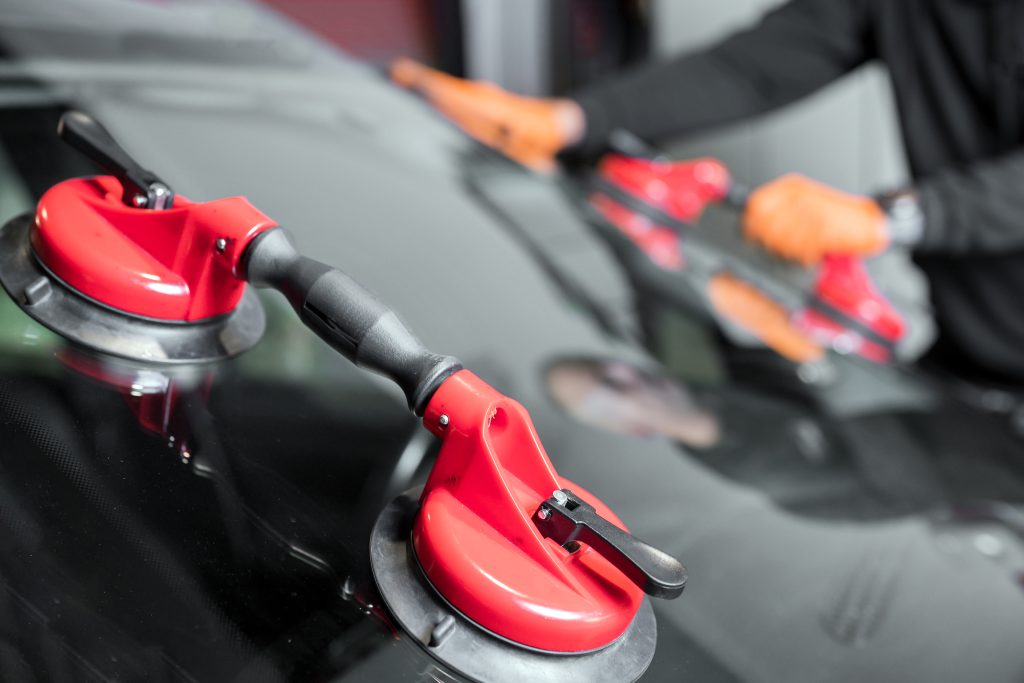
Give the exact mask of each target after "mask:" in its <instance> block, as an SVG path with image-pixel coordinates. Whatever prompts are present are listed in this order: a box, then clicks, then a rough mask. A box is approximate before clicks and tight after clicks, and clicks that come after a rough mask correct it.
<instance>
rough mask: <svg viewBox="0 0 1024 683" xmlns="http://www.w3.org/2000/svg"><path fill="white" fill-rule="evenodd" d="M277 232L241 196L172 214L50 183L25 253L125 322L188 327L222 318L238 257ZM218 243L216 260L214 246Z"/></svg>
mask: <svg viewBox="0 0 1024 683" xmlns="http://www.w3.org/2000/svg"><path fill="white" fill-rule="evenodd" d="M275 225H276V223H274V221H272V220H271V219H270V218H268V217H267V216H265V215H264V214H263V213H261V212H260V211H258V210H257V209H256V208H254V207H253V206H252V205H251V204H250V203H249V202H248V201H247V200H246V199H244V198H242V197H230V198H227V199H218V200H216V201H212V202H202V203H200V202H191V201H189V200H188V199H186V198H184V197H182V196H180V195H178V196H177V197H175V201H174V208H173V209H168V210H166V211H151V210H148V209H135V208H131V207H128V206H125V205H124V204H123V203H122V202H121V185H120V183H118V181H117V180H116V179H114V178H113V177H110V176H98V177H95V178H78V179H74V180H67V181H64V182H62V183H58V184H57V185H54V186H53V187H52V188H50V189H49V190H48V191H47V192H46V194H44V195H43V197H42V199H41V200H40V201H39V204H38V206H37V207H36V221H35V229H34V230H33V231H32V247H33V249H34V250H35V253H36V255H37V256H38V258H39V259H40V261H42V263H43V264H44V265H45V266H46V267H47V268H48V269H49V270H50V271H51V272H52V273H53V274H54V275H56V276H57V277H58V278H60V279H61V280H62V281H64V282H65V283H66V284H68V285H69V286H71V287H72V288H73V289H75V290H77V291H78V292H81V293H82V294H84V295H85V296H87V297H89V298H91V299H94V300H96V301H99V302H101V303H104V304H106V305H108V306H110V307H112V308H115V309H117V310H120V311H124V312H126V313H132V314H135V315H141V316H145V317H148V318H156V319H160V320H168V321H180V322H195V321H199V320H203V319H206V318H212V317H216V316H218V315H224V314H226V313H230V312H231V311H232V310H233V309H234V308H235V306H236V305H237V304H238V301H239V299H241V297H242V293H243V292H244V289H245V282H244V281H243V280H242V279H241V278H240V277H238V274H237V273H236V268H237V265H238V260H239V259H240V258H241V255H242V251H243V250H244V249H245V246H246V245H247V244H248V243H249V241H250V240H251V239H252V238H253V237H255V236H256V235H258V234H259V233H261V232H263V231H264V230H267V229H269V228H272V227H274V226H275ZM221 238H223V239H224V240H226V243H227V244H226V247H225V249H224V250H223V252H218V251H217V250H216V248H215V244H216V242H217V240H218V239H221Z"/></svg>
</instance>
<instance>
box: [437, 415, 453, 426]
mask: <svg viewBox="0 0 1024 683" xmlns="http://www.w3.org/2000/svg"><path fill="white" fill-rule="evenodd" d="M449 422H451V420H449V419H448V416H447V415H442V416H441V417H439V418H437V424H439V425H441V426H442V427H447V426H448V423H449Z"/></svg>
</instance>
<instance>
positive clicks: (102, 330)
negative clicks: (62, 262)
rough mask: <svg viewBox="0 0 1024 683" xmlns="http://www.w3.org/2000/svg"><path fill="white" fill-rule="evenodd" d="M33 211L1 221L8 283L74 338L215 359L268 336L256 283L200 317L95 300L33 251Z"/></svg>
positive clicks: (41, 317) (148, 358)
mask: <svg viewBox="0 0 1024 683" xmlns="http://www.w3.org/2000/svg"><path fill="white" fill-rule="evenodd" d="M31 230H32V215H31V214H25V215H22V216H19V217H17V218H13V219H11V220H10V221H8V223H7V224H6V225H4V226H3V227H2V228H0V284H3V287H4V289H5V290H7V293H8V294H9V295H10V296H11V298H12V299H14V301H15V302H16V303H17V304H18V306H20V307H21V309H22V310H24V311H25V312H26V313H27V314H28V315H29V316H30V317H32V318H33V319H34V320H36V321H37V322H39V323H40V324H41V325H43V326H44V327H46V328H48V329H50V330H52V331H53V332H56V333H57V334H59V335H61V336H62V337H64V338H65V339H67V340H68V341H70V342H71V343H73V344H75V345H77V346H81V347H84V348H86V349H91V350H94V351H99V352H101V353H106V354H110V355H114V356H119V357H122V358H129V359H132V360H138V361H143V362H146V363H168V364H177V363H207V362H213V361H217V360H223V359H225V358H229V357H231V356H235V355H238V354H240V353H242V352H243V351H247V350H248V349H250V348H252V347H253V346H254V345H255V344H256V343H257V342H258V341H259V340H260V338H261V337H262V336H263V331H264V329H265V327H266V316H265V315H264V312H263V307H262V305H261V304H260V302H259V299H258V298H257V297H256V294H255V293H254V292H253V290H252V288H251V287H246V291H245V294H244V295H243V296H242V298H241V300H240V301H239V304H238V305H237V306H236V307H235V309H234V310H233V311H232V312H230V313H228V314H226V315H223V316H219V317H217V318H214V319H211V320H204V321H202V322H198V323H176V322H161V321H156V320H152V319H147V318H142V317H137V316H133V315H126V314H124V313H120V312H117V311H115V310H113V309H111V308H109V307H107V306H105V305H104V304H101V303H99V302H96V301H93V300H91V299H88V298H86V297H84V296H82V295H80V294H78V293H77V292H75V291H74V290H72V289H70V288H69V287H68V286H67V285H66V284H64V283H63V282H61V281H60V280H59V279H58V278H56V277H55V276H54V275H53V274H52V273H50V272H49V271H48V270H46V269H45V268H43V266H42V265H41V264H40V263H39V261H38V259H37V258H36V257H35V254H34V253H33V251H32V247H31V240H30V234H31Z"/></svg>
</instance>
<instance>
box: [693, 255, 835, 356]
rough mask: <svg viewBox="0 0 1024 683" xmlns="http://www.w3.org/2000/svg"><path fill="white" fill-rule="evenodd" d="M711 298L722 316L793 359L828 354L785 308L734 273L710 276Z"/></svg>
mask: <svg viewBox="0 0 1024 683" xmlns="http://www.w3.org/2000/svg"><path fill="white" fill-rule="evenodd" d="M708 298H709V299H711V305H712V306H714V307H715V310H716V311H718V312H719V313H720V314H721V315H722V316H724V317H725V318H727V319H728V320H730V321H732V322H733V323H735V324H737V325H739V326H740V327H742V328H743V329H745V330H747V331H748V332H750V333H751V334H753V335H755V336H756V337H757V338H758V339H760V340H761V341H762V342H764V344H765V345H766V346H768V347H769V348H771V349H772V350H773V351H775V352H776V353H778V354H779V355H780V356H783V357H785V358H788V359H789V360H791V361H793V362H794V363H807V362H810V361H814V360H818V359H819V358H821V357H822V356H823V355H824V354H825V352H824V351H823V350H822V349H821V347H820V346H818V345H816V344H815V343H814V342H812V341H811V340H809V339H808V338H807V337H805V336H804V335H803V333H801V332H800V331H799V330H797V329H796V328H795V327H793V325H792V324H790V322H789V314H788V313H787V312H786V309H785V308H783V307H782V306H781V305H779V304H778V303H776V302H775V301H773V300H772V299H769V298H768V297H767V296H766V295H765V294H762V293H761V292H760V291H759V290H757V289H755V288H754V287H753V286H752V285H749V284H747V283H746V282H743V281H742V280H739V279H737V278H735V277H733V276H732V275H726V274H721V275H716V276H714V277H713V278H711V282H710V283H708Z"/></svg>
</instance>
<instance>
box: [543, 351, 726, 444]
mask: <svg viewBox="0 0 1024 683" xmlns="http://www.w3.org/2000/svg"><path fill="white" fill-rule="evenodd" d="M547 386H548V391H550V392H551V395H552V396H553V397H554V399H555V401H557V402H558V404H559V405H560V406H561V407H562V408H564V409H565V410H566V411H567V412H568V413H569V414H570V415H572V416H573V417H575V418H576V419H578V420H580V421H581V422H585V423H587V424H590V425H593V426H596V427H601V428H602V429H607V430H609V431H613V432H618V433H621V434H631V435H635V436H653V435H662V436H667V437H669V438H672V439H676V440H677V441H680V442H682V443H684V444H686V445H688V446H694V447H698V448H707V447H709V446H712V445H714V444H715V443H717V441H718V438H719V425H718V420H717V419H716V418H715V416H714V415H712V414H710V413H708V412H707V411H705V410H704V409H703V408H701V407H700V406H698V405H697V404H696V403H695V402H694V400H693V398H692V397H691V396H690V394H689V393H688V392H687V391H686V389H685V388H684V387H683V386H681V385H680V384H679V383H677V382H675V381H673V380H671V379H669V378H667V377H660V376H657V375H654V374H652V373H650V372H648V371H647V370H644V369H642V368H639V367H636V366H634V365H631V364H629V363H624V362H621V361H604V360H593V359H567V360H563V361H559V362H557V363H554V364H553V365H551V366H550V367H549V368H548V372H547Z"/></svg>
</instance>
